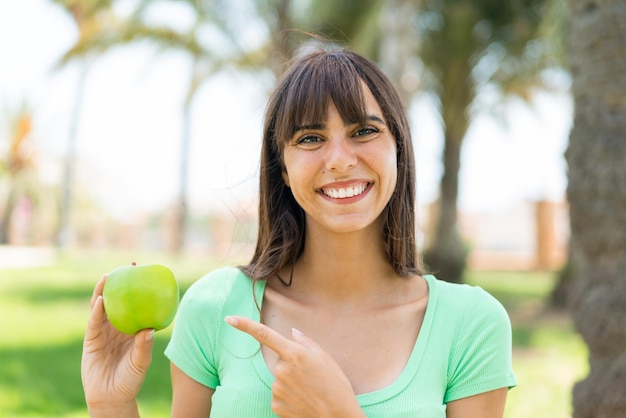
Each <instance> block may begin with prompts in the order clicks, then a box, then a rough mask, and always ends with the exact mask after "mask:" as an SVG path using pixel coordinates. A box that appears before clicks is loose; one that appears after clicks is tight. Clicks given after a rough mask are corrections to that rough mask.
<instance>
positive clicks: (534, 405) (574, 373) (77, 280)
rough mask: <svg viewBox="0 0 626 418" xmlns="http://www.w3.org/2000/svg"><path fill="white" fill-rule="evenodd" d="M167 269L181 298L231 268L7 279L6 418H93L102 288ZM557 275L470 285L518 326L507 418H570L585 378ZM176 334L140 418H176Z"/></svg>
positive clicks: (1, 401)
mask: <svg viewBox="0 0 626 418" xmlns="http://www.w3.org/2000/svg"><path fill="white" fill-rule="evenodd" d="M155 260H159V262H162V263H164V264H167V265H169V266H170V267H171V268H172V270H173V271H174V273H175V274H176V276H177V278H178V279H179V281H180V283H181V287H182V289H183V291H184V289H186V288H187V287H188V286H189V284H190V283H192V282H193V281H194V280H196V279H197V278H198V277H200V276H201V275H202V274H203V273H204V272H206V271H208V270H210V269H213V268H215V267H217V266H220V265H225V264H232V263H234V261H233V260H220V259H212V260H206V259H194V258H184V259H183V258H166V257H163V256H159V255H155V254H142V255H135V256H134V258H133V260H128V255H127V254H106V255H96V254H89V253H80V254H76V253H72V254H70V255H65V256H64V257H62V258H61V259H60V261H59V262H58V263H56V264H55V265H53V266H46V267H33V268H24V269H15V270H0V327H1V329H2V333H0V416H1V417H6V418H13V417H19V418H25V417H86V416H87V414H86V408H85V405H84V399H83V395H82V389H81V383H80V356H81V348H82V336H83V332H84V327H85V325H86V321H87V316H88V313H89V308H88V304H89V298H90V295H91V291H92V288H93V285H94V284H95V282H96V281H97V280H98V278H99V277H100V276H101V275H102V274H103V273H106V272H108V271H110V270H112V269H113V268H115V267H117V266H118V265H121V264H126V263H128V262H130V261H137V262H138V264H141V263H147V262H153V261H155ZM553 280H554V277H553V275H552V274H550V273H523V272H515V273H511V272H505V273H499V272H477V271H472V272H469V274H468V282H470V283H472V284H477V285H480V286H482V287H484V288H485V289H486V290H488V291H490V292H491V293H492V294H493V295H494V296H496V297H497V298H498V299H499V300H500V301H501V302H502V303H503V304H504V305H505V307H506V308H507V310H508V311H509V313H510V315H511V319H512V322H513V326H514V331H513V343H514V367H515V371H516V373H517V377H518V380H519V386H518V387H517V388H515V389H514V390H512V391H511V392H510V394H509V400H508V403H507V411H506V414H505V417H506V418H528V417H533V418H543V417H545V418H565V417H570V416H571V406H570V404H571V395H570V394H571V387H572V385H573V383H574V382H575V381H576V380H578V379H579V378H580V377H582V376H584V374H585V373H586V370H587V366H586V348H585V346H584V344H583V343H582V341H581V339H580V338H579V337H578V336H577V335H576V334H575V333H574V332H573V330H572V325H571V321H570V319H569V318H568V316H567V315H565V314H563V313H555V312H551V311H548V310H547V309H546V308H545V303H544V300H545V296H546V295H547V294H548V293H549V291H550V289H551V287H552V285H553ZM169 331H170V330H169V329H167V330H164V331H160V332H158V333H157V334H156V340H155V350H154V357H153V364H152V366H151V368H150V371H149V374H148V377H147V379H146V383H145V385H144V387H143V389H142V392H141V393H140V396H139V406H140V410H141V412H142V415H143V416H146V417H156V418H159V417H167V416H169V402H170V391H171V386H170V380H169V365H168V362H167V360H166V358H165V357H164V356H163V354H162V353H163V350H164V348H165V345H166V344H167V341H168V338H169Z"/></svg>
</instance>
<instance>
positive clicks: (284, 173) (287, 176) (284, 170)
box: [281, 168, 291, 187]
mask: <svg viewBox="0 0 626 418" xmlns="http://www.w3.org/2000/svg"><path fill="white" fill-rule="evenodd" d="M281 175H282V177H283V181H284V182H285V184H286V185H287V187H291V186H290V185H289V174H287V170H286V169H284V168H283V171H282V173H281Z"/></svg>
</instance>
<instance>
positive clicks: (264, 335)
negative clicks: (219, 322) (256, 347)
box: [224, 316, 294, 358]
mask: <svg viewBox="0 0 626 418" xmlns="http://www.w3.org/2000/svg"><path fill="white" fill-rule="evenodd" d="M224 320H225V321H226V323H228V324H229V325H231V326H233V327H235V328H237V329H238V330H239V331H243V332H245V333H246V334H248V335H250V336H251V337H252V338H254V339H255V340H257V341H258V342H259V343H261V344H262V345H264V346H266V347H267V348H269V349H271V350H272V351H274V352H275V353H276V354H278V356H279V357H283V358H284V357H285V356H286V355H287V353H288V352H289V350H290V348H291V347H292V344H294V343H293V341H291V340H289V339H287V338H285V337H283V336H282V335H281V334H279V333H278V332H276V331H274V330H273V329H271V328H270V327H268V326H267V325H264V324H261V323H259V322H257V321H254V320H252V319H250V318H246V317H243V316H227V317H226V318H224Z"/></svg>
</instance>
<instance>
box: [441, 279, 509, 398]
mask: <svg viewBox="0 0 626 418" xmlns="http://www.w3.org/2000/svg"><path fill="white" fill-rule="evenodd" d="M468 296H469V295H468ZM471 297H472V302H471V303H469V304H468V306H467V309H466V310H465V314H464V317H463V320H462V321H461V322H460V326H459V329H458V332H457V334H456V338H455V340H454V344H453V347H452V351H451V358H450V362H449V367H448V387H447V390H446V395H445V398H444V402H445V403H448V402H451V401H454V400H457V399H461V398H465V397H468V396H473V395H477V394H479V393H484V392H489V391H491V390H495V389H499V388H503V387H507V388H511V387H513V386H516V385H517V380H516V378H515V374H514V372H513V368H512V341H511V339H512V333H511V321H510V319H509V316H508V314H507V312H506V310H505V309H504V307H503V306H502V304H500V302H499V301H498V300H496V299H495V298H494V297H493V296H491V295H490V294H489V293H487V292H485V291H484V290H483V289H481V288H479V287H475V288H472V292H471Z"/></svg>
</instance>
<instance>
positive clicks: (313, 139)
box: [296, 135, 322, 145]
mask: <svg viewBox="0 0 626 418" xmlns="http://www.w3.org/2000/svg"><path fill="white" fill-rule="evenodd" d="M321 141H322V140H321V138H320V137H319V136H317V135H304V136H301V137H300V138H298V139H297V140H296V144H297V145H315V144H317V143H319V142H321Z"/></svg>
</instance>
